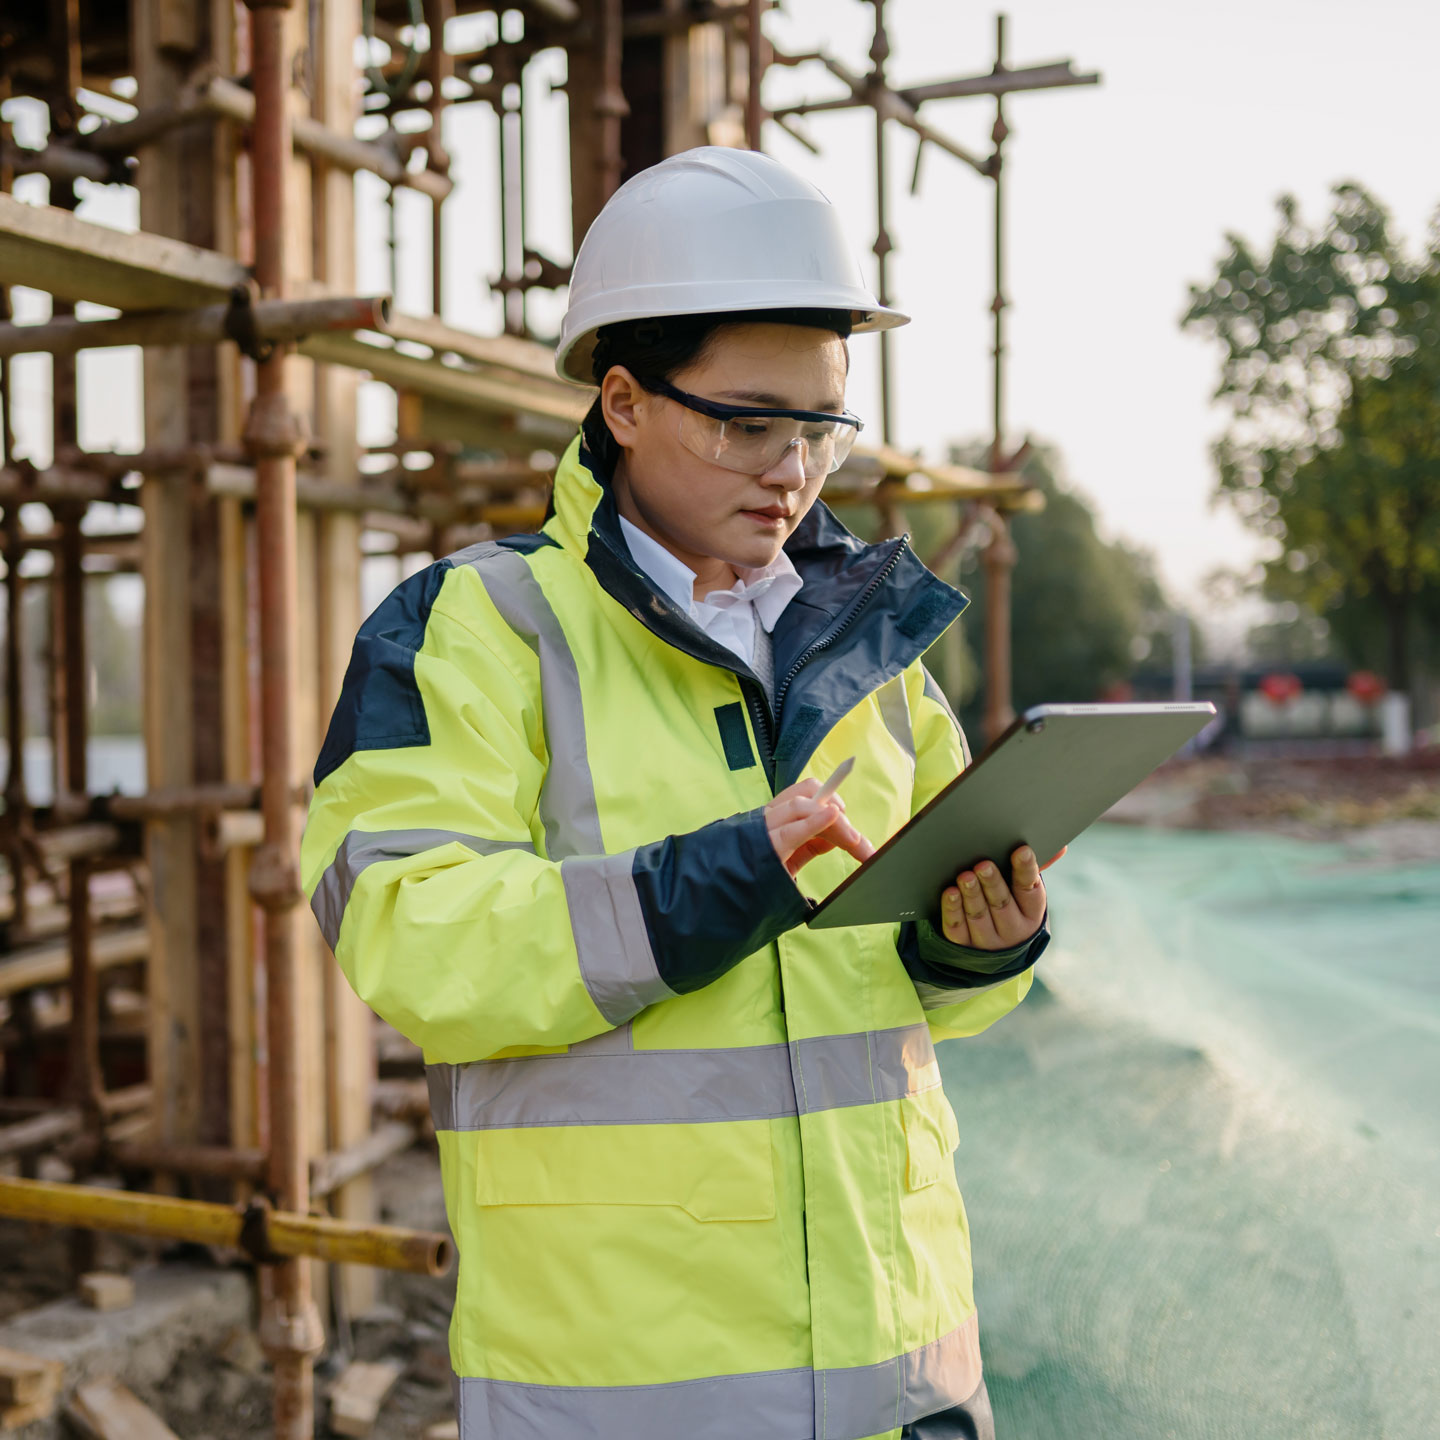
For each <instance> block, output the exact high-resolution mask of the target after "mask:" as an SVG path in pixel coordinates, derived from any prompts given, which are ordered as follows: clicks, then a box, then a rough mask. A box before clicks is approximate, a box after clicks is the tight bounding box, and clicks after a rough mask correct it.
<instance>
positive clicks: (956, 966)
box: [897, 911, 1050, 990]
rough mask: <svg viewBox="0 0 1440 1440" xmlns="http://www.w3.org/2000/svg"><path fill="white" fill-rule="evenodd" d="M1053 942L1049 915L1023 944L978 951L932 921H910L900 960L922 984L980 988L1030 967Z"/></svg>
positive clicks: (903, 934) (902, 929) (902, 935)
mask: <svg viewBox="0 0 1440 1440" xmlns="http://www.w3.org/2000/svg"><path fill="white" fill-rule="evenodd" d="M1049 943H1050V915H1049V912H1048V911H1047V912H1046V914H1045V915H1044V916H1043V917H1042V918H1041V921H1040V928H1039V929H1038V930H1037V931H1036V932H1035V933H1034V934H1033V935H1032V936H1031V937H1030V938H1029V939H1028V940H1026V941H1025V942H1024V943H1023V944H1020V945H1016V946H1014V947H1013V948H1012V949H1009V950H976V949H975V948H974V947H973V946H970V945H956V944H954V943H953V942H951V941H949V940H947V939H946V938H945V936H944V934H943V933H942V932H941V931H939V930H937V929H936V928H935V927H934V925H932V924H931V923H930V921H929V920H916V921H907V922H906V923H905V924H904V925H902V926H901V927H900V941H899V945H898V947H897V948H898V949H899V951H900V960H901V963H902V964H903V965H904V966H905V969H906V972H907V973H908V974H909V976H910V978H911V979H912V980H914V981H916V982H917V983H919V984H922V985H933V986H936V987H938V988H942V989H949V990H969V989H976V990H978V989H981V988H983V987H985V986H988V985H995V984H998V983H999V982H1000V981H1001V980H1008V979H1010V978H1011V977H1012V976H1014V975H1019V974H1021V973H1022V972H1023V971H1025V970H1028V969H1029V968H1030V967H1031V966H1032V965H1033V964H1034V963H1035V962H1036V961H1037V960H1038V959H1039V958H1040V957H1041V955H1043V954H1044V953H1045V947H1046V946H1047V945H1049Z"/></svg>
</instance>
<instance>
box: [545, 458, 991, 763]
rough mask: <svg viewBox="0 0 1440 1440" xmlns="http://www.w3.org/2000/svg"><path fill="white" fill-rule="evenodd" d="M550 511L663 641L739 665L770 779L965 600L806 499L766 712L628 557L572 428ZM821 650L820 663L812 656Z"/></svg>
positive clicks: (600, 483)
mask: <svg viewBox="0 0 1440 1440" xmlns="http://www.w3.org/2000/svg"><path fill="white" fill-rule="evenodd" d="M553 511H554V513H553V514H552V515H551V517H550V519H549V520H548V521H547V522H546V525H545V533H546V534H547V535H548V536H549V537H550V538H551V539H552V540H554V541H555V542H556V543H557V544H558V545H560V546H561V547H562V548H563V549H565V550H568V551H569V552H570V553H572V554H574V555H576V556H577V557H578V558H580V559H582V560H583V561H584V562H585V564H587V565H588V566H589V568H590V569H591V571H592V572H593V573H594V574H595V577H596V579H597V580H598V581H599V583H600V585H601V586H602V588H603V589H604V590H605V591H606V593H607V594H609V595H610V596H611V598H612V599H614V600H615V601H617V602H618V603H619V604H621V605H623V606H624V607H625V608H626V609H627V610H629V611H630V613H631V614H632V615H634V616H635V618H636V619H637V620H639V621H640V622H641V624H643V625H645V626H646V627H647V628H648V629H649V630H650V631H652V632H653V633H654V634H655V635H656V636H658V637H659V638H660V639H661V640H663V641H665V642H666V643H667V644H669V645H672V646H674V647H675V648H676V649H678V650H681V651H683V652H684V653H685V654H687V655H690V656H692V657H693V658H694V659H696V660H699V661H702V662H703V663H705V664H709V665H718V666H720V667H721V668H723V669H726V670H730V671H733V672H734V673H735V674H737V675H738V676H740V678H741V680H742V682H743V683H744V684H745V686H746V688H747V694H748V696H749V698H750V699H751V701H752V709H753V708H754V704H755V702H756V701H757V700H758V703H759V706H760V707H761V713H762V714H763V716H764V718H765V719H766V720H767V721H768V722H769V726H770V737H769V738H770V741H771V745H772V748H773V760H772V763H771V764H770V765H769V766H768V767H767V768H769V769H770V771H771V777H772V780H773V782H774V785H775V788H776V789H777V790H779V789H782V788H783V787H784V786H785V785H788V784H790V783H792V781H793V780H794V779H795V778H796V777H797V776H798V775H799V774H800V772H801V770H802V769H803V768H804V765H805V762H806V761H807V760H808V759H809V757H810V756H811V754H813V753H814V750H815V747H816V746H817V745H819V743H820V742H821V740H822V739H824V737H825V735H826V734H827V733H828V731H829V730H830V729H831V728H832V727H833V726H834V725H835V724H836V722H838V721H839V720H840V719H841V717H842V716H844V715H845V714H846V713H848V712H849V711H850V710H852V709H853V708H854V707H855V706H856V705H857V704H859V703H860V701H861V700H863V699H864V698H865V696H866V695H869V694H871V693H873V692H874V691H875V690H878V689H879V688H880V687H881V686H882V685H884V684H885V683H886V682H887V681H889V680H891V679H893V678H894V677H895V676H896V675H898V674H900V673H901V672H902V671H903V670H905V669H906V668H908V667H909V666H910V665H911V664H913V663H914V662H915V661H916V660H917V659H919V658H920V656H921V655H923V654H924V653H925V651H926V650H928V649H929V648H930V646H931V645H933V644H934V643H935V641H936V640H938V639H939V638H940V636H941V635H942V634H943V633H944V632H945V631H946V630H947V629H949V627H950V626H951V625H952V624H953V623H954V621H955V620H956V619H957V618H958V616H959V615H960V613H961V611H963V610H964V608H965V607H966V605H968V604H969V601H968V600H967V599H966V597H965V596H964V595H962V594H961V593H960V592H959V591H958V590H955V589H954V588H952V587H951V586H949V585H947V584H945V582H944V581H942V580H940V579H939V578H938V577H937V576H935V575H932V574H931V573H930V571H929V570H927V569H926V568H925V566H924V565H923V564H921V562H920V560H919V559H918V558H917V556H916V555H915V553H914V551H912V550H911V549H910V545H909V537H908V536H906V537H902V538H901V539H899V540H887V541H884V542H881V543H880V544H876V545H868V544H866V543H865V542H864V541H862V540H860V539H859V538H858V537H857V536H855V535H853V534H851V532H850V531H849V530H847V529H846V528H845V526H843V525H842V524H841V523H840V522H839V520H837V519H836V518H835V516H834V515H833V514H832V513H831V511H830V509H829V507H828V506H826V505H825V504H824V502H823V501H817V502H816V504H815V505H814V506H813V508H812V509H811V510H810V512H809V514H808V515H806V517H805V518H804V520H802V521H801V522H800V525H799V526H798V528H797V529H796V531H795V533H794V534H793V535H792V536H791V537H790V539H789V540H788V541H787V542H786V544H785V552H786V554H787V555H789V557H790V560H791V562H792V563H793V564H794V566H795V568H796V570H797V571H798V572H799V574H800V576H801V579H802V580H803V581H804V585H803V587H802V588H801V590H800V592H799V594H797V595H796V596H795V598H794V599H793V600H792V601H791V602H790V604H789V605H787V606H786V607H785V610H784V611H783V612H782V614H781V616H780V619H779V621H778V622H777V624H776V626H775V630H774V633H773V636H772V646H773V653H774V659H775V688H774V695H775V705H776V710H777V711H778V715H776V716H772V715H771V714H770V710H769V705H768V703H767V702H766V700H765V699H764V695H763V689H762V687H761V686H760V683H759V680H758V678H757V677H756V675H755V674H754V672H753V671H752V670H750V669H749V667H748V666H746V665H745V664H744V663H743V662H742V661H741V660H740V659H739V657H738V656H736V655H735V654H734V652H733V651H730V650H728V649H726V647H725V646H723V645H720V644H718V643H717V642H716V641H714V640H712V639H710V637H709V636H708V635H706V634H705V633H704V632H703V631H701V630H700V629H698V628H697V627H696V626H695V625H694V624H692V623H691V621H690V619H689V617H688V616H687V615H685V614H684V613H683V612H682V611H681V610H680V609H679V607H677V606H676V605H675V604H674V602H673V601H671V600H670V599H669V598H668V597H667V596H665V595H663V594H662V593H661V592H660V591H659V590H658V589H657V588H656V587H655V585H654V584H653V583H652V582H651V580H650V578H649V577H648V576H647V575H646V574H645V573H644V571H642V570H641V569H640V567H639V566H638V565H636V563H635V561H634V559H633V557H632V556H631V554H630V550H629V547H628V546H627V545H626V543H625V538H624V535H623V533H622V532H621V529H620V516H619V511H618V510H617V509H616V506H615V499H614V496H613V494H612V493H611V490H610V484H609V476H608V475H606V474H604V472H603V471H602V469H601V467H600V466H599V464H598V463H597V462H596V460H595V459H594V457H593V456H592V455H591V454H590V452H589V451H588V450H587V449H586V448H585V447H584V446H583V444H582V443H581V441H580V439H579V438H578V437H577V439H576V440H575V441H574V442H573V443H572V444H571V446H570V448H569V449H568V450H567V451H566V452H565V455H564V457H563V458H562V460H561V462H560V466H559V469H558V470H557V472H556V475H555V490H554V499H553ZM821 656H823V657H824V663H823V664H821V663H815V662H816V661H817V660H818V659H819V658H820V657H821ZM777 721H778V723H777Z"/></svg>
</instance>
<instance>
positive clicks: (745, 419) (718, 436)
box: [640, 380, 864, 480]
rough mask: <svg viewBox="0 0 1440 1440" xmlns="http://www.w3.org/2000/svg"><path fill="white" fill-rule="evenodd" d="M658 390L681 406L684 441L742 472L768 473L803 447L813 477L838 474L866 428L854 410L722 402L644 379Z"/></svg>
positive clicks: (707, 457)
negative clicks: (839, 411)
mask: <svg viewBox="0 0 1440 1440" xmlns="http://www.w3.org/2000/svg"><path fill="white" fill-rule="evenodd" d="M640 384H641V385H643V386H644V387H645V389H647V390H649V391H650V392H651V393H652V394H654V395H663V396H664V397H665V398H666V399H667V400H673V401H675V403H676V404H677V405H679V406H680V407H681V410H680V443H681V444H682V445H683V446H684V447H685V448H686V449H687V450H688V451H689V452H690V453H691V454H692V455H695V456H698V457H699V458H700V459H701V460H708V461H709V462H710V463H711V464H712V465H721V466H723V467H724V468H725V469H726V470H736V471H738V472H739V473H740V474H742V475H766V474H768V473H769V472H770V471H771V470H773V469H774V468H775V467H776V466H777V465H778V464H779V463H780V462H781V460H782V459H783V458H784V457H785V454H786V452H787V451H789V450H790V449H791V448H792V447H793V448H794V449H796V450H797V451H798V452H799V455H800V463H801V465H802V466H803V467H804V470H805V478H806V479H807V480H818V479H820V478H821V477H822V476H825V475H830V474H833V473H834V472H835V471H836V470H838V469H839V468H840V467H841V466H842V465H843V464H844V463H845V457H846V456H847V455H848V454H849V453H850V449H851V446H853V445H854V444H855V437H856V436H857V435H858V434H859V433H860V431H861V430H862V429H863V428H864V427H863V425H862V423H861V421H860V420H859V419H858V418H857V417H856V416H854V415H851V414H850V413H849V412H848V411H847V412H846V413H845V414H843V415H832V414H829V413H828V412H826V411H824V410H770V409H766V408H764V407H763V406H754V405H722V404H721V403H720V401H718V400H706V399H705V398H704V397H703V396H701V395H691V394H689V393H688V392H687V391H685V390H677V389H676V388H675V386H673V385H671V384H669V383H667V382H666V381H664V380H641V381H640Z"/></svg>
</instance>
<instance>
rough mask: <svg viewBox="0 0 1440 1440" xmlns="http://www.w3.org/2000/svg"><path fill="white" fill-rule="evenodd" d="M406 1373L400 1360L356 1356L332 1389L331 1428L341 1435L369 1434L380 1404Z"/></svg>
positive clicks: (378, 1416)
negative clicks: (367, 1358)
mask: <svg viewBox="0 0 1440 1440" xmlns="http://www.w3.org/2000/svg"><path fill="white" fill-rule="evenodd" d="M404 1373H405V1367H404V1366H403V1365H401V1364H400V1363H399V1361H396V1360H380V1361H367V1360H356V1361H354V1362H352V1363H351V1364H350V1365H347V1366H346V1367H345V1371H344V1373H343V1374H342V1375H341V1376H340V1378H339V1379H338V1380H337V1381H336V1382H335V1388H334V1389H333V1390H332V1391H331V1392H330V1428H331V1430H333V1431H334V1432H335V1434H337V1435H368V1434H369V1433H370V1431H371V1430H372V1429H373V1428H374V1425H375V1422H376V1420H378V1419H379V1418H380V1407H381V1406H382V1405H383V1404H384V1403H385V1399H386V1397H387V1396H388V1395H389V1394H390V1392H391V1390H393V1389H394V1388H395V1382H396V1381H397V1380H399V1378H400V1377H401V1375H403V1374H404Z"/></svg>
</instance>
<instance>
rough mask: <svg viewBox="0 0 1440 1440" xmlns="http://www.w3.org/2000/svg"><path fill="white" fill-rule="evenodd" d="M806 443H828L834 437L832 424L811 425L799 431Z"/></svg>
mask: <svg viewBox="0 0 1440 1440" xmlns="http://www.w3.org/2000/svg"><path fill="white" fill-rule="evenodd" d="M800 436H801V439H803V440H804V441H805V443H806V444H807V445H828V444H830V443H831V441H833V440H834V439H835V427H834V426H833V425H811V426H808V427H807V428H806V429H804V430H802V431H801V432H800Z"/></svg>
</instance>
